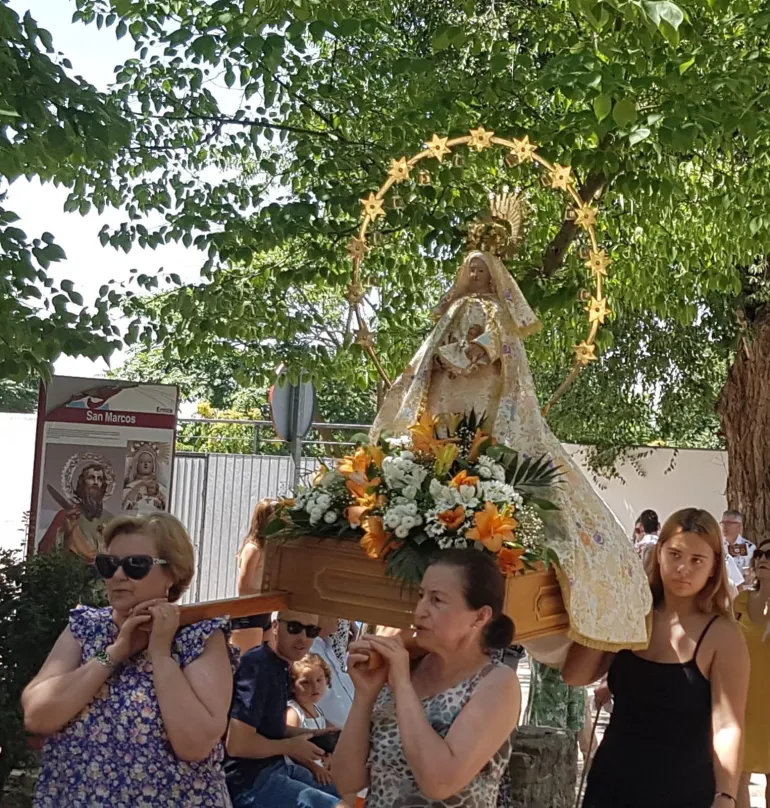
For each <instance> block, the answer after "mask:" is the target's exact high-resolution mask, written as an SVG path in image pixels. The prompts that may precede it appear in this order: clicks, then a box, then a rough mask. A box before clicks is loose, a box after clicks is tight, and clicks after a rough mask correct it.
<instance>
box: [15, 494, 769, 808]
mask: <svg viewBox="0 0 770 808" xmlns="http://www.w3.org/2000/svg"><path fill="white" fill-rule="evenodd" d="M273 507H274V505H273V503H271V502H269V501H263V502H261V503H259V505H258V506H257V508H256V510H255V512H254V517H253V520H252V524H251V526H250V530H249V533H248V535H247V537H246V539H245V541H244V543H243V546H242V548H241V550H240V552H239V555H238V562H239V577H238V587H239V593H240V594H250V593H254V592H259V591H260V587H261V577H262V568H263V562H264V545H263V540H262V533H263V530H264V527H265V525H266V523H267V521H269V519H270V517H271V515H272V512H273ZM720 527H721V529H720ZM741 533H742V518H741V515H740V513H738V512H737V511H734V510H729V511H726V512H725V513H724V514H723V516H722V521H721V526H720V524H719V523H717V521H716V520H715V519H714V518H713V517H712V516H711V515H710V514H708V513H707V512H705V511H702V510H698V509H694V508H690V509H686V510H682V511H679V512H677V513H675V514H674V515H673V516H671V517H670V518H669V519H668V520H666V522H665V524H663V525H662V526H661V524H660V521H659V519H658V517H657V514H656V513H655V512H654V511H651V510H648V511H644V512H643V513H642V514H641V516H640V518H639V520H638V521H637V524H636V528H635V531H634V537H633V539H634V542H635V543H636V546H637V549H638V550H639V553H640V555H641V557H642V559H643V562H644V565H645V568H646V571H647V573H648V576H649V579H650V586H651V589H652V593H653V600H654V609H653V612H652V615H651V618H650V619H651V640H650V643H649V646H648V647H647V648H646V649H645V650H643V651H633V652H632V651H621V652H619V653H617V654H608V653H604V652H601V651H596V650H592V649H589V648H587V647H584V646H580V645H573V646H572V647H571V649H570V651H569V654H568V657H567V660H566V663H565V665H564V667H563V670H562V671H561V672H558V671H555V670H552V669H549V668H547V667H545V666H541V665H539V664H538V663H535V662H534V661H532V669H533V676H532V687H533V691H534V693H533V698H532V699H531V700H530V708H529V719H530V721H531V722H532V723H538V724H546V725H551V726H559V725H562V726H565V728H570V729H574V730H576V731H579V730H580V729H581V728H585V725H586V714H587V710H586V707H585V694H586V691H585V687H586V686H587V685H590V684H592V683H594V682H597V681H599V682H600V686H599V688H598V689H597V703H598V704H599V705H600V706H601V705H602V704H603V703H605V702H607V701H609V700H610V699H611V700H612V705H613V706H612V714H611V717H610V721H609V726H608V728H607V731H606V733H605V735H604V739H603V741H602V743H601V745H600V746H599V748H598V750H597V751H596V752H595V754H593V757H592V752H593V750H592V749H591V747H590V733H589V734H588V738H587V744H586V737H585V733H584V738H583V743H582V744H581V748H582V749H583V756H584V758H585V760H586V762H587V763H588V762H589V761H590V770H589V773H588V781H587V789H586V794H585V799H584V801H583V808H623V807H624V806H625V807H626V808H637V806H638V808H642V806H644V807H645V808H649V806H655V808H735V807H736V806H737V808H748V807H749V804H750V803H749V796H748V791H749V781H750V777H751V774H752V773H761V774H767V773H768V772H770V699H768V698H767V697H766V694H765V687H766V681H767V676H768V675H770V650H768V649H770V642H768V636H769V635H770V614H769V611H770V538H769V539H768V540H766V541H760V542H759V545H758V546H756V547H755V546H754V545H753V544H752V543H751V542H748V541H747V540H746V539H745V538H743V536H742V535H741ZM102 538H103V547H102V551H101V552H100V553H99V554H98V555H97V557H96V560H95V565H96V569H97V570H98V572H99V574H100V575H101V577H102V578H103V579H104V582H105V588H106V592H107V595H108V598H109V603H110V605H109V607H106V608H101V609H98V608H89V607H78V608H77V609H75V610H74V611H73V612H72V614H71V616H70V621H69V625H68V626H67V628H65V630H64V631H63V632H62V634H61V636H60V637H59V639H58V641H57V643H56V645H55V646H54V648H53V650H52V651H51V653H50V655H49V657H48V659H47V660H46V662H45V664H44V665H43V667H42V668H41V670H40V672H39V673H38V674H37V676H36V677H35V678H34V679H33V681H32V682H30V684H29V685H28V687H27V689H26V690H25V693H24V696H23V708H24V713H25V720H26V725H27V728H28V730H29V731H31V732H33V733H36V734H39V735H44V736H46V740H45V743H44V747H43V754H42V768H41V773H40V776H39V778H38V781H37V786H36V793H35V805H36V806H40V807H41V808H42V807H43V806H50V807H51V808H54V807H55V808H66V806H105V808H106V806H111V807H112V806H140V807H142V808H144V807H145V806H146V807H147V808H149V806H160V805H163V806H188V805H189V806H192V805H195V806H204V808H205V806H215V807H217V808H220V807H221V806H234V808H294V806H297V807H298V808H316V806H330V808H332V807H333V808H355V806H357V805H358V806H360V805H362V804H365V805H366V806H369V808H371V807H372V806H374V807H376V808H380V807H382V808H385V807H386V806H387V808H391V806H392V807H393V808H409V807H410V806H434V807H436V808H438V806H458V807H459V808H497V806H498V805H505V795H504V794H500V791H501V789H500V784H501V781H503V779H504V777H505V776H507V764H508V760H509V757H510V754H511V748H512V747H511V738H512V733H513V732H514V730H515V729H516V726H517V724H518V720H519V715H520V713H521V691H520V688H519V682H518V679H517V676H516V672H515V668H516V663H517V661H518V658H519V656H520V653H521V652H520V650H517V649H516V648H515V646H513V642H514V626H513V624H512V622H511V620H510V618H508V617H507V616H506V615H505V614H504V613H503V603H504V594H505V581H504V578H503V576H502V574H501V573H500V571H499V570H498V568H497V566H496V565H495V563H494V561H493V560H492V559H491V557H490V556H488V555H487V554H484V553H479V552H476V551H474V550H451V551H444V552H442V553H441V554H439V555H438V556H437V557H436V558H435V560H434V561H433V563H432V564H431V565H430V566H429V567H428V569H427V571H426V573H425V576H424V578H423V581H422V584H421V587H420V590H419V601H418V603H417V606H416V608H415V612H414V629H415V637H414V643H413V644H410V647H409V649H408V648H407V644H406V643H405V642H404V638H403V637H402V636H401V635H400V633H399V632H395V631H380V632H371V633H369V632H364V631H363V630H362V627H361V626H360V625H357V624H352V623H350V622H349V621H346V620H338V619H336V618H330V617H326V616H321V615H317V614H305V613H300V612H294V611H283V612H280V613H277V614H274V615H261V616H258V617H256V618H249V619H247V620H242V621H238V622H236V621H234V623H235V625H232V626H231V624H230V622H229V621H228V620H226V619H217V620H205V621H202V622H198V623H195V624H193V625H188V626H182V627H180V613H179V608H178V607H177V605H176V603H177V601H178V600H179V598H180V597H181V596H182V594H183V593H184V591H185V589H186V587H187V586H188V585H189V583H190V581H191V580H192V578H193V572H194V553H193V547H192V543H191V541H190V538H189V536H188V534H187V532H186V530H185V529H184V527H183V526H182V525H181V523H179V522H178V520H176V519H175V518H174V517H173V516H170V515H168V514H164V513H156V514H152V515H139V516H127V517H118V518H116V519H113V520H112V521H111V522H110V523H109V524H108V525H107V527H106V528H105V530H104V533H103V537H102ZM231 629H234V630H233V631H232V632H231ZM412 645H413V646H414V647H416V648H417V649H418V651H419V653H417V654H416V653H415V652H414V647H412ZM375 652H376V653H375ZM375 656H376V657H378V658H380V659H381V660H382V661H383V664H381V665H379V666H375V665H374V664H373V662H372V659H373V658H374V657H375ZM503 791H504V789H503ZM767 804H768V806H769V807H770V790H769V793H768V803H767Z"/></svg>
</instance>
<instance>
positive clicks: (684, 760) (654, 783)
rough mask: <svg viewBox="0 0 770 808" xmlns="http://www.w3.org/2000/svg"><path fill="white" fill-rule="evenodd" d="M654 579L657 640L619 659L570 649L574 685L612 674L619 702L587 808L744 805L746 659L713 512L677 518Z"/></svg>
mask: <svg viewBox="0 0 770 808" xmlns="http://www.w3.org/2000/svg"><path fill="white" fill-rule="evenodd" d="M649 578H650V587H651V589H652V595H653V613H652V633H651V638H650V642H649V645H648V647H647V648H645V649H639V650H636V651H630V650H629V651H620V652H619V653H617V654H610V653H604V652H602V651H597V650H593V649H589V648H586V647H584V646H581V645H573V646H572V647H571V648H570V651H569V654H568V656H567V661H566V663H565V666H564V670H563V671H562V675H563V677H564V680H565V681H566V682H567V683H568V684H571V685H588V684H590V683H591V682H594V681H596V680H597V679H599V678H600V677H602V676H603V675H604V674H605V673H607V672H608V671H609V676H608V684H609V689H610V691H611V693H612V695H613V698H614V700H615V703H614V707H613V711H612V717H611V719H610V724H609V727H608V728H607V731H606V733H605V735H604V739H603V741H602V743H601V745H600V746H599V749H598V751H597V752H596V755H595V756H594V760H593V763H592V765H591V770H590V772H589V774H588V787H587V789H586V795H585V800H584V802H583V808H619V806H623V808H735V806H736V800H737V793H738V784H739V780H740V773H741V758H742V754H743V717H744V711H745V707H746V690H747V687H748V679H749V658H748V652H747V650H746V643H745V641H744V639H743V637H742V636H741V633H740V630H739V629H738V627H737V626H736V624H735V621H734V619H733V615H732V604H731V599H730V594H729V590H728V582H727V571H726V568H725V551H724V546H723V543H722V537H721V534H720V530H719V525H718V524H717V522H716V520H715V519H714V517H713V516H711V514H709V513H707V512H706V511H702V510H699V509H697V508H687V509H685V510H682V511H678V512H677V513H675V514H673V516H671V517H670V518H669V519H668V520H667V521H666V523H665V524H664V525H663V529H662V530H661V533H660V538H659V539H658V543H657V546H656V548H655V554H654V556H653V559H652V567H651V570H650V573H649Z"/></svg>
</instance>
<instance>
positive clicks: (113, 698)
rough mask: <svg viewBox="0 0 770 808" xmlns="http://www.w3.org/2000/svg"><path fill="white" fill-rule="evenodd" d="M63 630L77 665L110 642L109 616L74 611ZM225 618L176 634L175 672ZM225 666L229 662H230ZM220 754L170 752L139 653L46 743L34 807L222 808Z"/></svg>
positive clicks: (147, 666)
mask: <svg viewBox="0 0 770 808" xmlns="http://www.w3.org/2000/svg"><path fill="white" fill-rule="evenodd" d="M69 627H70V630H71V631H72V634H73V636H74V637H75V639H76V640H77V641H78V642H79V643H80V644H81V646H82V648H83V651H82V654H81V664H85V663H86V662H87V661H88V660H89V659H91V657H93V656H94V655H95V654H96V653H97V652H98V651H100V650H101V649H102V648H105V647H106V646H107V645H109V644H110V643H111V642H113V641H114V640H115V638H116V637H117V634H118V627H117V626H116V625H115V623H113V621H112V609H110V608H106V609H92V608H89V607H86V606H78V607H77V608H76V609H74V610H73V611H72V612H71V613H70V621H69ZM218 630H221V631H224V633H225V635H229V633H230V628H229V621H228V620H227V619H225V618H217V619H216V620H203V621H201V622H200V623H194V624H193V625H191V626H184V627H183V628H180V629H179V631H178V632H177V634H176V637H174V643H173V645H172V647H171V651H172V656H173V657H174V659H176V660H177V662H178V663H179V665H180V666H181V667H182V668H185V667H186V666H187V665H189V664H190V663H191V662H192V661H193V660H195V659H197V658H198V657H199V656H200V655H201V654H202V653H203V649H204V648H205V646H206V642H207V641H208V639H209V638H210V637H211V635H212V634H213V633H214V632H215V631H218ZM231 663H232V664H233V666H234V664H235V659H234V657H233V656H231ZM223 755H224V749H223V746H222V744H221V743H218V744H217V745H216V746H215V747H214V749H213V751H212V752H211V754H210V755H209V756H208V758H206V760H200V761H192V762H186V761H183V760H180V759H179V758H178V757H177V756H176V755H175V754H174V750H173V749H172V748H171V744H170V742H169V740H168V735H167V733H166V728H165V726H164V724H163V717H162V716H161V713H160V705H159V704H158V697H157V696H156V695H155V686H154V684H153V680H152V663H151V662H150V659H149V656H148V654H147V652H146V651H143V652H142V653H141V654H137V655H136V656H134V657H131V658H130V659H129V660H128V661H127V662H125V663H124V664H122V665H120V666H118V668H116V670H115V672H114V673H113V674H112V676H110V678H109V679H108V680H107V681H106V682H105V684H104V685H102V687H101V689H100V690H99V691H98V692H97V694H96V696H95V697H94V698H93V699H92V700H91V702H90V703H89V704H88V705H87V706H86V707H85V708H84V709H83V710H82V712H81V713H80V714H79V715H78V716H76V717H75V718H73V719H72V721H70V723H69V724H67V726H66V727H64V729H62V730H61V731H59V732H57V733H55V734H54V735H51V736H50V737H48V738H47V739H46V742H45V744H44V746H43V757H42V766H41V771H40V777H39V778H38V781H37V786H36V788H35V798H34V802H33V805H34V806H35V808H84V806H88V808H161V806H163V808H171V806H173V808H188V806H197V808H227V806H229V805H230V799H229V797H228V795H227V788H226V785H225V775H224V771H223V769H222V759H223Z"/></svg>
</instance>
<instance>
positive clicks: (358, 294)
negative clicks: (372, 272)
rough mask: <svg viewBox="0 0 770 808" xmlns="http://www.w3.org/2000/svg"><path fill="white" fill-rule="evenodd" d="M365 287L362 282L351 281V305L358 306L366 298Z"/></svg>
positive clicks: (349, 297)
mask: <svg viewBox="0 0 770 808" xmlns="http://www.w3.org/2000/svg"><path fill="white" fill-rule="evenodd" d="M364 294H365V291H364V287H363V284H361V283H357V282H354V283H351V284H350V286H349V287H348V303H350V305H351V306H357V305H358V304H359V303H360V302H361V301H362V300H363V299H364Z"/></svg>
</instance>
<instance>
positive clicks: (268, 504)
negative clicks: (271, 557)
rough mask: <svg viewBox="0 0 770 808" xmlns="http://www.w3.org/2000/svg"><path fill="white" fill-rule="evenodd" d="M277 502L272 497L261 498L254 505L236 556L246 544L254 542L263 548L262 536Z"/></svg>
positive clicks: (239, 554)
mask: <svg viewBox="0 0 770 808" xmlns="http://www.w3.org/2000/svg"><path fill="white" fill-rule="evenodd" d="M276 504H277V502H276V500H274V499H261V500H260V501H259V502H258V503H257V504H256V505H255V506H254V513H253V514H252V515H251V524H250V525H249V532H248V533H247V534H246V536H245V538H244V539H243V543H242V544H241V549H240V550H238V558H240V557H241V554H242V553H243V551H244V549H245V548H246V545H247V544H254V545H256V546H257V547H258V548H259V549H260V550H262V549H264V546H265V540H264V538H263V536H262V533H263V532H264V530H265V528H266V527H267V524H268V522H269V521H270V520H271V519H272V518H273V514H274V513H275V506H276Z"/></svg>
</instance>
